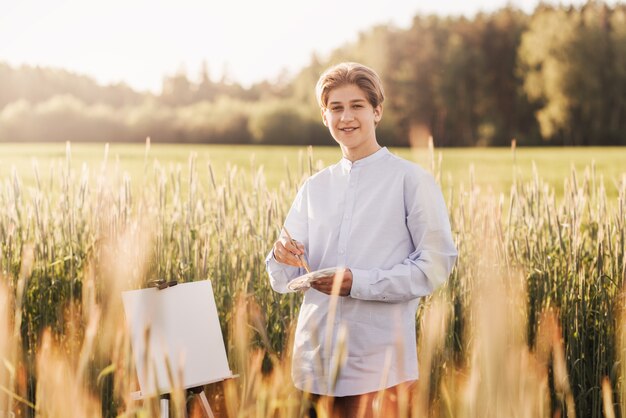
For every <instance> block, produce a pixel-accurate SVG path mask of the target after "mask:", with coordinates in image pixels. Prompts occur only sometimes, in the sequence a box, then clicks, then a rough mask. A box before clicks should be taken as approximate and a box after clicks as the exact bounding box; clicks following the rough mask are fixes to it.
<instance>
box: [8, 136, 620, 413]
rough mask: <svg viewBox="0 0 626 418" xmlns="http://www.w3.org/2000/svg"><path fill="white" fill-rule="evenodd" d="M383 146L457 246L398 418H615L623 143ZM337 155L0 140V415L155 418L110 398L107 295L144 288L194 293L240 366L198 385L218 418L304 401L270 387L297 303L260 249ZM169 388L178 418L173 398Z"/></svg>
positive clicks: (180, 405)
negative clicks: (211, 306)
mask: <svg viewBox="0 0 626 418" xmlns="http://www.w3.org/2000/svg"><path fill="white" fill-rule="evenodd" d="M392 151H393V152H396V153H398V154H400V155H401V156H403V157H405V158H407V159H410V160H414V161H417V162H419V163H420V164H422V165H423V166H424V167H425V168H427V169H428V170H430V171H431V172H432V173H433V174H434V175H435V177H437V178H438V179H440V181H441V184H442V189H443V192H444V196H445V198H446V201H447V205H448V210H449V214H450V219H451V224H452V231H453V235H454V238H455V242H456V245H457V247H458V250H459V259H458V261H457V263H456V266H455V268H454V271H453V273H452V274H451V277H450V279H449V281H448V282H447V283H446V285H445V286H443V287H442V288H441V289H440V290H438V291H437V292H436V293H435V294H434V295H433V296H432V297H429V298H426V299H425V300H424V304H423V305H422V306H421V308H420V311H419V313H418V323H417V327H418V330H419V359H420V370H421V372H420V373H421V374H420V380H419V384H418V385H417V387H416V388H414V389H412V392H411V393H406V394H403V397H402V399H404V401H406V400H407V399H409V398H410V399H413V401H414V402H413V404H412V405H411V407H410V408H409V407H408V403H407V402H404V401H403V402H404V403H403V404H402V405H403V408H404V409H403V411H404V412H405V416H407V417H408V416H411V417H424V416H429V417H433V418H435V417H451V416H454V417H460V418H462V417H502V416H511V417H515V416H519V417H554V416H567V417H574V416H579V417H591V418H600V417H612V416H620V415H619V414H620V411H624V410H626V406H625V401H626V385H625V384H624V376H626V363H624V362H623V359H624V358H626V354H625V353H626V351H625V348H626V333H625V332H624V329H623V328H622V327H623V324H624V323H625V322H624V316H623V315H624V311H623V309H622V307H623V306H624V303H623V284H624V281H625V280H626V268H625V256H624V254H625V250H626V217H625V216H624V214H625V213H626V210H625V206H624V203H625V196H626V171H625V169H624V165H623V160H624V151H623V149H622V148H585V149H581V148H577V149H571V148H558V149H557V148H554V149H545V148H542V149H528V148H520V149H511V148H500V149H481V148H474V149H441V150H439V149H429V148H428V147H426V148H423V149H407V148H398V149H395V148H394V149H392ZM339 157H340V155H339V150H338V149H337V148H333V147H314V148H304V147H253V146H244V147H228V146H198V145H186V146H185V145H149V144H144V145H117V144H115V145H105V144H96V145H94V144H90V145H87V144H57V145H53V144H25V145H14V144H10V145H9V144H6V145H0V179H2V188H1V189H0V251H1V253H0V275H1V276H2V278H3V281H2V285H1V286H0V358H4V359H5V361H4V368H0V370H1V371H2V373H0V389H2V392H1V393H0V411H3V410H11V411H15V412H16V414H17V416H19V417H22V416H23V417H31V416H50V417H56V416H59V417H64V416H99V415H104V416H111V417H112V416H131V417H133V416H155V415H156V414H158V410H159V407H158V402H156V399H152V400H151V401H148V402H146V403H144V404H142V405H140V404H138V403H137V402H133V401H132V400H131V399H129V394H130V392H131V391H133V390H136V389H137V385H136V381H135V378H134V376H135V372H134V369H133V364H132V361H131V359H130V346H129V342H128V336H127V335H126V333H125V330H124V329H123V327H120V324H122V323H123V322H124V319H123V313H122V311H121V305H120V300H119V299H120V298H119V294H120V292H121V291H122V290H126V289H135V288H140V287H144V286H145V285H146V284H147V281H148V280H151V279H154V278H156V277H158V278H164V279H167V280H171V279H177V280H179V281H193V280H203V279H206V278H211V280H212V282H213V285H214V290H215V297H216V303H217V306H218V311H219V314H220V323H221V325H222V332H223V333H224V339H225V344H226V348H227V351H228V355H229V361H230V364H231V368H232V369H233V370H234V371H235V372H236V373H239V374H240V378H239V379H234V380H231V381H228V382H227V383H226V384H224V385H223V386H221V387H218V388H215V387H213V388H212V389H209V391H210V396H211V399H212V402H214V404H216V405H219V411H220V416H226V413H228V416H232V417H241V418H243V417H250V418H252V417H255V418H264V417H285V418H287V417H301V416H303V414H304V411H306V409H307V408H308V407H309V400H308V398H307V397H306V396H303V394H302V393H299V392H297V391H295V390H294V388H293V387H292V386H291V383H290V377H289V374H290V368H289V365H290V358H289V347H290V342H289V338H290V335H291V330H292V326H293V323H294V322H293V321H294V319H295V317H296V315H297V312H298V306H299V302H300V295H299V294H289V295H279V294H277V293H276V292H274V291H273V290H272V289H271V288H270V287H269V284H268V280H267V275H266V273H265V269H264V258H265V255H266V254H267V251H268V250H269V248H270V246H271V243H272V242H274V240H275V239H276V237H277V233H278V230H279V227H280V225H281V224H282V222H283V221H284V217H285V214H286V211H287V210H288V208H289V205H290V204H291V201H292V200H293V198H294V196H295V193H296V191H297V189H298V186H299V184H300V183H301V182H302V181H303V180H304V179H305V178H307V177H308V176H309V175H311V174H312V173H314V172H315V171H316V170H317V169H320V168H322V167H323V166H324V165H327V164H331V163H333V162H335V161H337V160H338V159H339ZM261 167H262V169H261ZM381 198H384V197H381ZM5 287H7V289H5ZM5 324H6V326H4V325H5ZM173 396H174V399H173V401H174V406H175V411H176V414H178V415H176V414H175V415H176V416H182V411H183V410H184V405H185V402H184V393H182V391H181V392H177V393H176V394H174V395H173ZM319 408H321V409H320V410H319V411H318V412H319V413H320V414H321V416H324V409H323V405H320V406H319ZM611 413H614V414H617V415H612V414H611Z"/></svg>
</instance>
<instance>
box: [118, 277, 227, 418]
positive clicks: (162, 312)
mask: <svg viewBox="0 0 626 418" xmlns="http://www.w3.org/2000/svg"><path fill="white" fill-rule="evenodd" d="M177 285H178V282H176V281H171V282H165V281H164V280H156V281H152V282H151V283H150V288H147V289H141V290H134V291H129V292H123V294H122V297H123V301H124V310H125V312H126V319H127V323H128V325H129V327H130V334H131V345H132V348H133V354H134V358H135V363H136V366H137V373H138V378H139V386H140V388H141V391H139V392H134V393H132V394H131V398H132V399H134V400H141V399H144V397H145V396H144V394H146V395H152V396H155V395H157V396H159V406H160V411H161V412H160V414H161V415H160V416H161V418H169V410H170V398H171V396H170V394H171V392H172V390H173V387H172V385H173V384H174V383H173V382H170V381H169V380H168V379H167V373H166V365H165V363H166V361H167V360H166V359H170V360H175V359H180V358H184V359H186V361H184V362H182V363H180V362H179V363H176V362H175V361H171V362H170V363H169V367H175V366H176V365H180V364H182V365H180V367H179V369H178V370H174V371H172V375H174V376H182V377H183V381H182V382H178V386H177V387H179V388H184V390H185V393H186V395H187V394H191V395H194V396H197V397H198V398H199V400H200V405H201V407H202V410H203V411H204V413H205V415H206V416H207V417H208V418H215V415H214V414H213V411H212V409H211V406H210V404H209V401H208V399H207V397H206V395H205V393H204V385H206V384H210V383H217V382H220V381H223V380H225V379H228V378H232V377H236V376H235V375H233V374H232V372H231V371H230V369H229V367H228V359H227V358H226V349H225V347H224V343H223V338H222V331H221V328H220V325H219V320H218V316H217V308H216V306H215V299H214V297H213V288H212V287H211V282H210V281H208V280H204V281H199V282H190V283H184V284H180V285H178V286H177ZM168 288H169V289H170V290H167V291H163V290H164V289H168ZM172 288H173V289H172ZM190 318H191V319H193V320H194V321H193V326H192V325H190V322H191V321H189V319H190ZM146 330H149V331H150V332H149V333H146ZM146 335H149V338H147V337H146ZM181 355H182V357H181ZM149 366H150V367H149ZM186 398H187V397H186Z"/></svg>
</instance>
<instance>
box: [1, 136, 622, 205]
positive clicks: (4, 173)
mask: <svg viewBox="0 0 626 418" xmlns="http://www.w3.org/2000/svg"><path fill="white" fill-rule="evenodd" d="M391 151H392V152H394V153H396V154H398V155H400V156H402V157H404V158H407V159H409V160H412V161H415V162H417V163H419V164H421V165H422V166H424V167H426V168H429V167H430V165H431V164H432V163H431V161H432V158H431V152H430V151H429V150H428V149H408V148H397V149H392V150H391ZM192 153H194V154H195V155H196V164H197V166H198V170H199V176H200V179H199V180H200V182H201V183H203V184H207V183H208V181H209V171H208V163H209V162H210V163H211V166H212V169H213V171H214V174H215V176H217V177H220V176H223V175H224V174H225V173H226V170H227V166H228V165H230V166H237V167H238V168H239V169H244V170H249V169H250V168H251V167H253V168H254V169H255V170H256V169H258V168H259V167H260V166H262V167H263V171H264V173H265V177H266V180H267V184H268V186H269V187H270V188H275V187H278V186H279V185H280V182H281V181H283V180H284V179H286V178H287V168H286V167H287V166H289V168H290V169H291V170H296V169H298V170H301V171H303V172H307V171H308V165H309V156H308V149H307V148H306V147H284V146H249V145H199V144H176V145H173V144H171V145H164V144H152V145H151V147H150V150H149V152H148V158H147V159H146V146H145V145H144V144H115V143H114V144H110V145H109V151H108V161H109V165H110V166H112V167H116V166H117V167H119V172H120V173H122V174H123V173H124V172H126V173H127V174H128V175H129V176H130V177H131V178H132V179H135V180H134V185H136V184H137V179H141V178H142V176H144V175H146V173H148V172H149V171H150V170H148V169H147V168H150V167H146V162H147V164H148V166H150V165H151V164H153V163H154V161H155V160H157V161H158V162H159V163H160V164H161V165H163V166H165V167H166V168H169V167H170V166H172V167H174V168H175V167H176V166H177V165H180V167H181V169H183V170H184V169H185V168H186V167H187V164H188V160H189V157H190V155H191V154H192ZM104 154H105V146H104V144H71V165H72V168H74V169H75V170H80V168H81V166H82V165H83V164H85V165H86V166H87V167H89V168H90V169H91V170H94V169H97V168H98V167H100V166H101V163H102V160H103V156H104ZM440 154H441V181H442V185H443V187H444V188H446V187H447V186H448V185H454V187H456V188H461V187H462V188H464V189H465V190H468V188H469V187H470V182H472V180H471V178H470V177H471V174H470V173H471V172H473V183H472V184H474V186H477V187H479V188H480V191H481V192H483V193H487V192H489V191H493V192H495V193H504V194H505V195H508V193H509V190H510V187H511V184H512V182H513V179H514V178H515V177H517V180H519V181H524V180H530V179H532V178H533V164H534V165H536V168H537V172H538V175H539V177H541V179H542V180H543V181H545V182H546V183H548V184H549V185H550V186H551V187H553V188H554V189H555V192H556V195H557V196H561V195H562V192H563V181H564V178H566V177H568V176H569V175H570V173H571V169H572V167H573V168H575V169H576V170H577V172H578V173H579V175H580V176H581V177H582V175H583V172H584V170H585V169H586V168H590V169H591V167H592V165H594V166H595V171H596V178H597V181H600V179H601V178H602V179H604V182H605V187H606V190H607V195H608V197H609V198H614V197H616V196H617V191H618V184H619V181H620V178H621V176H624V175H625V174H626V168H624V163H623V162H624V160H625V159H626V149H624V148H619V147H610V148H600V147H593V148H518V149H517V150H516V152H515V156H514V154H513V152H512V150H511V149H509V148H455V149H435V162H438V161H439V158H440V157H439V155H440ZM339 158H341V153H340V150H339V148H338V147H314V148H313V159H312V160H313V161H312V162H313V164H314V166H316V167H319V165H321V166H327V165H329V164H332V163H334V162H336V161H337V160H338V159H339ZM33 161H37V164H38V166H39V172H40V176H41V177H42V178H43V179H45V178H46V176H49V172H50V170H51V169H53V170H58V169H59V168H60V167H62V166H64V165H65V164H66V145H65V144H59V143H55V144H49V143H41V144H0V178H2V179H5V178H8V176H10V175H11V172H12V167H15V169H16V170H17V173H18V174H19V176H20V178H21V180H22V182H23V183H24V185H25V186H32V185H34V184H35V174H34V171H33ZM92 174H93V173H92Z"/></svg>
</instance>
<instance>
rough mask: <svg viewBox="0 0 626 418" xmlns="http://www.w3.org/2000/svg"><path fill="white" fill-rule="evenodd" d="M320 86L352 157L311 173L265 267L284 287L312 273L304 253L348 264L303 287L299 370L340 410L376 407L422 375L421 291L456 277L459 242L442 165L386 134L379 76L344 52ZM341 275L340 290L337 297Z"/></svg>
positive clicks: (332, 124) (335, 130)
mask: <svg viewBox="0 0 626 418" xmlns="http://www.w3.org/2000/svg"><path fill="white" fill-rule="evenodd" d="M316 92H317V99H318V102H319V104H320V107H321V111H322V120H323V122H324V125H326V126H327V127H328V129H329V131H330V133H331V135H332V136H333V138H334V139H335V141H337V143H338V144H339V146H340V147H341V152H342V154H343V158H342V159H341V161H339V162H338V163H337V164H335V165H333V166H330V167H327V168H326V169H324V170H322V171H320V172H319V173H317V174H315V175H313V176H312V177H310V178H309V179H308V180H307V181H306V182H305V183H304V184H303V186H302V187H301V189H300V190H299V192H298V194H297V196H296V199H295V201H294V202H293V205H292V207H291V209H290V211H289V213H288V215H287V219H286V220H285V229H286V230H287V231H289V233H290V234H291V237H292V238H293V241H292V240H289V239H287V237H286V236H285V237H281V238H280V239H279V240H278V241H276V243H275V244H274V247H273V249H272V251H271V252H270V254H269V255H268V258H267V271H268V273H269V276H270V283H271V285H272V288H273V289H274V290H276V291H277V292H281V293H285V292H288V291H289V289H288V287H287V284H288V282H289V281H290V280H292V279H294V278H296V277H298V276H300V275H302V274H304V273H305V271H304V269H303V268H302V266H303V264H302V262H301V259H300V257H305V258H306V259H307V260H308V264H309V265H310V268H311V270H319V269H324V268H330V267H341V268H343V270H340V272H341V271H343V273H339V274H337V275H331V276H327V277H324V278H322V279H319V280H317V281H315V282H313V283H312V284H311V289H308V290H307V291H306V292H305V294H304V300H303V302H302V306H301V308H300V314H299V317H298V324H297V328H296V335H295V342H294V347H293V367H292V375H293V379H294V384H295V386H296V387H297V388H299V389H301V390H303V391H307V392H311V393H313V394H317V395H322V396H330V397H333V401H334V404H335V407H336V408H337V410H339V411H340V415H342V416H356V413H355V408H357V407H358V405H359V403H361V404H363V405H365V407H366V411H365V412H366V415H369V414H371V399H372V398H373V396H372V394H373V393H375V392H377V391H379V390H381V389H388V388H392V389H393V388H394V387H396V386H398V385H400V384H406V383H408V382H411V381H415V380H416V379H417V378H418V370H417V349H416V334H415V315H416V310H417V307H418V304H419V301H420V297H422V296H425V295H428V294H430V293H432V291H433V290H434V289H435V288H437V287H438V286H439V285H441V284H442V283H443V282H444V281H445V280H447V278H448V275H449V274H450V272H451V270H452V267H453V264H454V262H455V260H456V254H457V253H456V249H455V245H454V242H453V239H452V234H451V231H450V223H449V220H448V213H447V210H446V206H445V203H444V200H443V197H442V193H441V191H440V189H439V187H438V186H437V184H436V183H435V181H434V180H433V178H432V176H431V175H429V174H428V173H426V172H425V171H424V170H422V169H421V168H420V167H419V166H417V165H415V164H413V163H411V162H408V161H406V160H403V159H401V158H399V157H396V156H395V155H393V154H391V153H390V152H389V151H388V150H387V149H386V148H383V147H381V146H380V145H379V144H378V141H377V139H376V126H377V125H378V123H379V122H380V120H381V118H382V115H383V105H382V104H383V100H384V93H383V88H382V84H381V82H380V79H379V77H378V75H377V74H376V73H375V72H374V71H373V70H371V69H370V68H368V67H365V66H363V65H361V64H357V63H342V64H339V65H337V66H334V67H332V68H330V69H328V70H327V71H326V72H325V73H324V74H322V76H321V77H320V79H319V81H318V83H317V87H316ZM335 279H336V280H341V285H340V288H339V295H340V296H341V297H339V298H338V299H335V300H334V301H333V297H332V296H331V291H332V288H333V281H334V280H335ZM337 369H338V372H337ZM363 401H364V402H363ZM353 414H354V415H353ZM387 416H388V415H387Z"/></svg>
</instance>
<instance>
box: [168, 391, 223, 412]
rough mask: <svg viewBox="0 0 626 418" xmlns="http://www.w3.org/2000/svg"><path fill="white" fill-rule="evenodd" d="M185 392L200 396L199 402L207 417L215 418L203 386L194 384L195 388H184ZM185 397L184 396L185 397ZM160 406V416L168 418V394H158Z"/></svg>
mask: <svg viewBox="0 0 626 418" xmlns="http://www.w3.org/2000/svg"><path fill="white" fill-rule="evenodd" d="M186 392H187V394H189V393H193V394H194V395H195V396H198V397H199V398H200V404H201V405H202V409H203V410H204V413H205V414H206V416H207V417H209V418H215V415H213V411H212V410H211V405H209V400H208V399H207V398H206V395H205V394H204V386H196V387H195V388H189V389H187V390H186ZM185 398H186V397H185ZM159 403H160V406H161V418H169V416H170V394H169V393H168V394H165V395H161V396H160V401H159Z"/></svg>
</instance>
